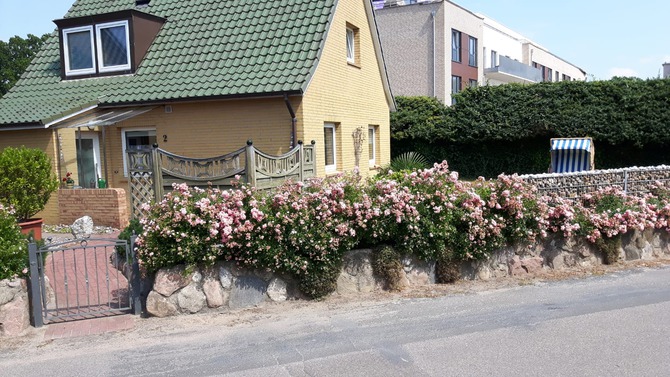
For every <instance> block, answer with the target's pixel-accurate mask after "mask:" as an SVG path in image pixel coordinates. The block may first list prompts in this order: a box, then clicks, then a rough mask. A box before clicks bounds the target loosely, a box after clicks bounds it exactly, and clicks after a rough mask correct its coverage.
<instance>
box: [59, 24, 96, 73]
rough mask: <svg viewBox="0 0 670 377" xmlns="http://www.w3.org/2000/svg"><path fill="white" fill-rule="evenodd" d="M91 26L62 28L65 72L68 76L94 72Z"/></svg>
mask: <svg viewBox="0 0 670 377" xmlns="http://www.w3.org/2000/svg"><path fill="white" fill-rule="evenodd" d="M94 48H95V47H94V43H93V26H82V27H76V28H72V29H65V30H63V49H64V54H63V55H64V57H65V74H66V75H68V76H76V75H86V74H91V73H95V60H94V59H93V57H94V56H95V52H94Z"/></svg>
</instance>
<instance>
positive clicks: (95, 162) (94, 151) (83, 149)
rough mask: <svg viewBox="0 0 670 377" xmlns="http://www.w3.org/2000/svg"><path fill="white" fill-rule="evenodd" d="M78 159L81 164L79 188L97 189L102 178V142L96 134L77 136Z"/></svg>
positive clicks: (83, 133)
mask: <svg viewBox="0 0 670 377" xmlns="http://www.w3.org/2000/svg"><path fill="white" fill-rule="evenodd" d="M76 141H77V159H78V164H79V182H78V184H79V186H81V187H84V188H95V187H96V185H97V182H98V178H99V177H100V140H99V139H98V134H97V133H96V132H82V133H81V138H79V135H77V139H76Z"/></svg>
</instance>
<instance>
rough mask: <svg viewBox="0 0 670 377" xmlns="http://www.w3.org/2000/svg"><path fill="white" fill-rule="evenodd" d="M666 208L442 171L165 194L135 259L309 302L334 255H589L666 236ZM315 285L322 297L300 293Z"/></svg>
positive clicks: (657, 201) (663, 195) (666, 199)
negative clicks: (525, 247)
mask: <svg viewBox="0 0 670 377" xmlns="http://www.w3.org/2000/svg"><path fill="white" fill-rule="evenodd" d="M669 203H670V194H669V191H668V190H667V189H665V188H663V186H662V185H659V186H658V188H657V190H655V192H652V193H651V194H648V195H645V196H630V195H626V194H625V193H623V192H622V191H620V190H616V189H614V188H607V189H603V190H600V191H598V192H596V193H594V194H588V195H583V196H582V197H580V198H578V199H574V200H568V199H564V198H560V197H557V196H540V195H538V193H537V190H536V189H535V187H534V186H532V185H530V184H528V183H526V182H524V181H523V180H522V179H521V178H519V177H518V176H516V175H512V176H509V175H500V176H499V177H498V178H497V179H492V180H488V181H487V180H484V179H482V178H480V179H478V180H476V181H474V182H465V181H461V180H459V179H458V174H457V173H456V172H453V171H450V170H449V168H448V165H447V163H446V162H442V163H440V164H435V165H434V166H433V167H432V168H430V169H423V170H418V171H407V172H389V173H387V174H381V175H380V176H379V177H375V178H373V179H370V180H367V181H363V180H362V179H361V178H360V177H359V176H358V175H356V174H355V173H352V174H346V175H339V176H335V177H328V178H315V179H310V180H307V181H306V182H286V183H285V184H283V185H281V186H280V187H278V188H276V189H274V190H271V191H264V192H261V191H256V190H255V189H254V188H252V187H249V186H248V185H245V184H239V183H238V186H237V188H236V189H231V190H218V189H215V188H207V189H200V188H195V187H188V186H186V185H175V186H174V188H173V191H172V192H170V193H168V194H166V195H165V197H164V198H163V200H162V201H161V202H159V203H156V204H154V205H152V206H150V207H149V208H148V209H149V215H148V216H147V217H146V218H145V219H143V220H142V224H143V227H144V231H143V233H142V235H141V237H140V238H139V239H138V246H139V248H138V250H139V258H140V261H141V263H142V264H143V265H144V266H145V267H146V268H147V269H149V270H151V271H154V270H157V269H159V268H162V267H168V266H172V265H176V264H186V265H194V264H199V263H205V264H211V263H214V262H215V261H217V260H228V261H234V262H236V263H238V264H239V265H241V266H246V267H251V268H258V269H265V270H268V271H273V272H279V273H283V274H289V275H292V276H295V277H296V278H298V280H299V281H301V282H309V284H307V283H305V284H304V285H301V289H303V291H305V292H306V293H307V294H309V295H311V296H313V297H319V296H321V295H323V294H325V293H328V291H330V290H332V289H334V286H333V284H334V279H336V278H337V273H338V272H339V269H340V266H341V263H342V258H343V255H344V253H345V252H346V251H348V250H351V249H352V248H354V247H356V246H366V247H372V246H376V245H382V244H386V245H391V246H393V247H395V248H396V249H397V250H398V251H399V252H400V253H402V254H407V255H414V256H416V257H418V258H420V259H423V260H441V259H443V258H445V257H448V258H450V259H451V260H456V261H467V260H482V259H486V258H488V257H489V256H490V255H491V253H492V252H494V251H495V250H496V249H499V248H501V247H503V246H505V245H509V244H514V243H524V242H526V243H527V242H533V241H535V240H537V239H542V238H544V237H546V236H547V235H548V234H551V233H553V234H559V235H562V236H565V237H573V236H576V237H584V238H586V239H587V240H588V241H590V242H593V243H596V244H598V242H599V240H603V239H610V238H613V237H617V236H618V235H621V234H624V233H626V232H629V231H632V230H635V229H639V230H643V229H650V228H656V229H665V230H670V225H669V219H670V204H669ZM323 276H328V278H327V279H321V277H323ZM322 280H323V281H322ZM315 284H316V285H319V284H321V288H323V289H321V288H320V290H319V289H311V288H310V287H313V286H314V285H315ZM324 287H325V288H324ZM310 289H311V290H310ZM324 292H325V293H324Z"/></svg>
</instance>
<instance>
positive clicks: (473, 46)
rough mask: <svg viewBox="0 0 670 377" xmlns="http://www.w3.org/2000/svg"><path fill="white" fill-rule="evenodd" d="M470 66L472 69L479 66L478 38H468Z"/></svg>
mask: <svg viewBox="0 0 670 377" xmlns="http://www.w3.org/2000/svg"><path fill="white" fill-rule="evenodd" d="M468 65H469V66H471V67H476V66H477V38H475V37H469V38H468Z"/></svg>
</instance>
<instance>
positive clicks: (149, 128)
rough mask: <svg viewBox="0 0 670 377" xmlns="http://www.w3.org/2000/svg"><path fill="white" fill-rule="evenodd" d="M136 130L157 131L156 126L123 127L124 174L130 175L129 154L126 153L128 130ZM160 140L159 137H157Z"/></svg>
mask: <svg viewBox="0 0 670 377" xmlns="http://www.w3.org/2000/svg"><path fill="white" fill-rule="evenodd" d="M134 131H154V133H155V132H156V128H155V127H133V128H122V129H121V148H122V149H121V153H122V154H123V176H124V177H127V176H128V155H127V154H126V132H134ZM156 140H158V139H156Z"/></svg>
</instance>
